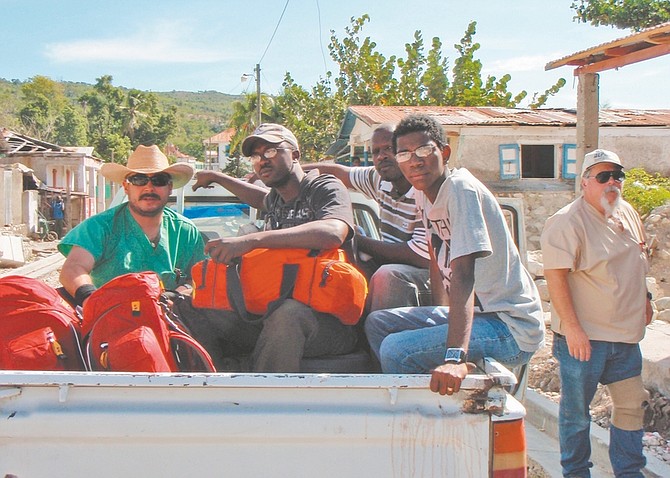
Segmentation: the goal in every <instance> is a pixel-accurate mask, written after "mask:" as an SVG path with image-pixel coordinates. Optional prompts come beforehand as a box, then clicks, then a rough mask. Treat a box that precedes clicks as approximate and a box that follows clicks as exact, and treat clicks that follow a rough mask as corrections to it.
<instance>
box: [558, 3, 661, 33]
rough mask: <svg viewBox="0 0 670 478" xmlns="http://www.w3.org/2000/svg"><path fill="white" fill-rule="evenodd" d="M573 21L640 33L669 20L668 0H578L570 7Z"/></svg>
mask: <svg viewBox="0 0 670 478" xmlns="http://www.w3.org/2000/svg"><path fill="white" fill-rule="evenodd" d="M570 8H572V9H573V10H574V11H575V20H577V21H578V22H582V23H590V24H591V25H594V26H599V25H609V26H613V27H617V28H629V29H632V30H634V31H640V30H643V29H645V28H648V27H652V26H654V25H658V24H659V23H664V22H667V21H669V20H670V1H669V0H579V1H573V2H572V5H570Z"/></svg>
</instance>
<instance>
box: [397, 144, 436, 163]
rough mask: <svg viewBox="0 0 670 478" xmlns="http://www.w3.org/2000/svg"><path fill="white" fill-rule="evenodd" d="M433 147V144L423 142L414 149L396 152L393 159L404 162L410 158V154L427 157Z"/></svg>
mask: <svg viewBox="0 0 670 478" xmlns="http://www.w3.org/2000/svg"><path fill="white" fill-rule="evenodd" d="M434 149H435V145H434V144H424V145H423V146H419V147H418V148H416V149H415V150H414V151H402V152H400V153H396V155H395V160H396V161H397V162H399V163H404V162H405V161H409V160H410V159H412V154H413V155H415V156H416V157H417V158H427V157H428V156H430V154H431V153H432V152H433V150H434Z"/></svg>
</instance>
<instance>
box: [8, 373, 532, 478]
mask: <svg viewBox="0 0 670 478" xmlns="http://www.w3.org/2000/svg"><path fill="white" fill-rule="evenodd" d="M512 378H513V375H512ZM428 380H429V377H428V376H426V375H416V376H394V375H318V374H305V375H267V374H202V375H198V374H195V375H193V374H189V375H184V374H158V375H156V374H128V373H88V372H75V373H73V372H62V373H53V372H12V371H3V372H0V384H1V385H0V476H16V477H17V478H27V477H49V478H58V477H68V478H71V477H87V476H95V477H115V478H118V477H153V476H155V477H162V478H168V477H180V478H183V477H191V476H197V477H207V476H217V477H219V476H230V477H234V478H243V477H263V476H269V477H302V476H304V477H337V478H345V477H358V476H360V477H368V478H370V477H415V476H416V477H419V476H420V477H476V478H481V477H486V476H494V474H493V472H492V468H493V467H492V460H493V450H492V446H493V445H492V443H493V438H494V432H493V428H494V426H493V421H496V420H498V421H501V422H506V423H510V422H514V421H519V420H521V422H522V419H523V416H524V414H525V411H524V409H523V406H521V404H520V403H519V402H517V401H516V400H515V399H514V398H512V397H511V396H510V395H508V394H507V393H506V392H505V391H504V390H503V388H501V387H500V386H498V385H495V383H496V382H497V383H501V382H504V381H505V380H506V379H505V378H503V379H502V380H501V379H500V377H496V376H495V374H493V376H492V375H470V376H468V378H467V379H466V381H465V382H464V386H465V387H467V388H469V389H480V390H481V389H485V388H487V387H490V386H491V385H494V386H493V388H490V389H489V390H488V393H486V392H485V393H481V392H473V391H472V390H470V391H466V390H464V391H461V392H460V393H459V394H457V395H454V396H452V397H443V396H440V395H438V394H434V393H432V392H430V391H429V390H428ZM487 408H488V411H486V410H485V409H487ZM474 411H478V412H477V413H472V412H474ZM496 414H498V415H500V416H499V417H496V416H495V415H496ZM521 430H523V427H522V426H521ZM517 438H518V437H517ZM523 446H524V448H523V452H524V453H523V459H524V465H525V442H524V444H523ZM508 455H509V454H508ZM512 455H514V454H512ZM512 455H509V456H508V457H507V458H508V459H507V461H509V457H510V456H512ZM516 455H518V453H517V454H516ZM516 455H515V456H516ZM516 459H517V461H518V459H519V457H518V456H516ZM503 461H504V460H503ZM512 461H514V460H512ZM503 465H504V463H503ZM508 465H509V463H508ZM508 465H504V466H506V467H507V468H509V466H508ZM498 467H499V466H498ZM523 471H524V472H525V466H524V467H523ZM506 476H525V475H523V474H519V475H506Z"/></svg>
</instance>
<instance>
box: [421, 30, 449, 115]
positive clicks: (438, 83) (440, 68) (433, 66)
mask: <svg viewBox="0 0 670 478" xmlns="http://www.w3.org/2000/svg"><path fill="white" fill-rule="evenodd" d="M448 71H449V63H448V62H447V59H446V58H443V57H442V42H441V41H440V39H439V38H438V37H434V38H433V43H432V46H431V49H430V51H429V52H428V57H427V58H426V70H425V72H424V73H423V76H422V77H421V82H422V83H423V84H424V85H425V88H426V90H425V91H426V97H425V99H424V100H423V104H427V105H444V104H446V103H447V91H449V77H448V76H447V72H448Z"/></svg>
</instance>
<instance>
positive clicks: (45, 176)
mask: <svg viewBox="0 0 670 478" xmlns="http://www.w3.org/2000/svg"><path fill="white" fill-rule="evenodd" d="M102 164H103V161H102V160H101V159H100V158H97V157H95V156H94V154H93V148H92V147H66V146H59V145H57V144H52V143H48V142H46V141H42V140H39V139H36V138H31V137H29V136H26V135H23V134H19V133H16V132H14V131H11V130H9V129H7V128H0V168H2V169H3V170H4V175H5V176H6V177H7V178H13V177H14V176H15V175H16V174H19V175H21V176H22V177H23V181H18V182H17V181H15V180H11V181H5V183H4V186H5V187H3V188H2V200H0V212H1V213H2V214H3V217H4V219H5V220H4V224H5V225H15V224H17V222H19V223H24V224H26V225H27V228H28V231H27V232H34V231H35V229H36V228H37V225H38V222H39V221H38V219H39V218H38V217H37V216H38V211H39V213H40V214H42V215H43V216H46V217H48V216H49V203H50V200H51V199H52V198H53V196H54V195H56V194H60V195H61V196H62V197H63V198H64V199H65V202H66V217H65V220H66V226H67V227H68V228H70V227H74V226H75V225H77V224H78V223H79V222H81V221H83V220H84V219H86V218H87V217H89V216H92V215H93V214H95V213H97V212H98V211H102V210H104V209H105V181H104V178H103V177H102V176H101V175H100V174H99V170H100V168H101V166H102ZM17 165H21V166H20V167H18V166H17Z"/></svg>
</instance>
